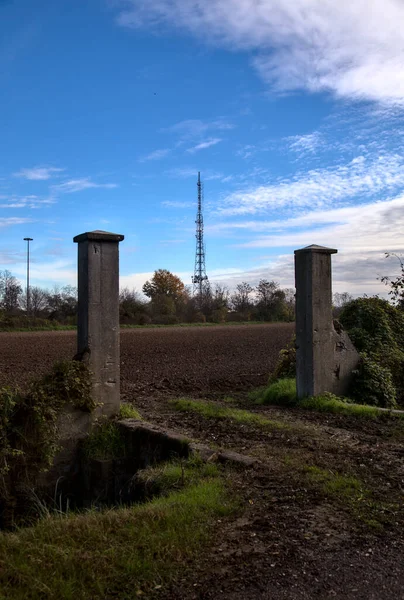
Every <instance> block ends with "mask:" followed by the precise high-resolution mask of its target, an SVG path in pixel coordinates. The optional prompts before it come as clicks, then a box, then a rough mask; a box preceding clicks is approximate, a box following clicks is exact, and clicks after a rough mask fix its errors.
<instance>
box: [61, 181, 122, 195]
mask: <svg viewBox="0 0 404 600" xmlns="http://www.w3.org/2000/svg"><path fill="white" fill-rule="evenodd" d="M116 187H118V185H117V184H116V183H96V182H95V181H92V180H91V178H90V177H82V178H80V179H69V180H67V181H64V182H63V183H59V184H57V185H53V186H52V188H51V190H52V191H53V192H54V193H58V192H59V193H61V194H73V193H75V192H82V191H83V190H89V189H96V188H98V189H114V188H116Z"/></svg>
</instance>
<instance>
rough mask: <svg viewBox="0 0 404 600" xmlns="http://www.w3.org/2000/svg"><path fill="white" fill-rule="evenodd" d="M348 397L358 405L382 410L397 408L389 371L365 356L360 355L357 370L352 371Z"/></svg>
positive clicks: (394, 390)
mask: <svg viewBox="0 0 404 600" xmlns="http://www.w3.org/2000/svg"><path fill="white" fill-rule="evenodd" d="M349 395H350V397H351V398H352V399H353V400H354V401H355V402H358V403H359V404H363V403H366V404H369V405H371V406H380V407H382V408H395V407H396V406H397V402H396V389H395V387H394V384H393V378H392V375H391V372H390V370H389V369H388V368H387V367H383V366H382V365H380V364H379V363H378V362H376V361H375V360H373V359H372V358H370V357H369V356H367V355H366V354H362V355H361V360H360V363H359V365H358V369H356V370H355V371H354V377H353V381H352V385H351V389H350V393H349Z"/></svg>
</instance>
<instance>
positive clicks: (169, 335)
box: [0, 325, 404, 600]
mask: <svg viewBox="0 0 404 600" xmlns="http://www.w3.org/2000/svg"><path fill="white" fill-rule="evenodd" d="M292 332H293V326H291V325H262V326H261V325H255V326H251V327H246V326H239V327H238V326H237V327H217V328H207V329H202V328H201V329H199V328H188V329H182V328H175V329H174V328H167V329H155V330H132V331H124V332H123V333H122V391H123V396H124V399H125V400H126V401H130V402H133V403H134V404H135V406H136V407H137V408H138V409H139V411H140V412H141V414H142V416H143V417H144V418H145V419H147V420H149V421H152V422H154V423H157V424H159V425H161V426H163V427H166V428H169V429H174V430H176V431H178V432H180V433H182V434H184V435H186V436H187V437H189V438H192V439H194V440H197V441H200V442H203V443H204V444H209V445H210V446H211V447H213V448H217V449H222V448H225V449H230V450H234V451H237V452H240V453H242V454H245V455H248V456H252V457H256V458H258V459H259V462H258V463H257V464H256V465H255V466H253V467H250V468H241V467H240V468H239V469H237V468H233V469H231V470H230V471H226V473H227V477H228V483H229V487H230V489H231V490H232V493H233V494H234V495H235V496H237V497H238V498H240V499H241V506H240V510H239V511H238V513H237V515H235V516H234V517H232V518H228V519H221V520H219V521H218V522H217V524H216V531H215V539H214V543H213V544H212V547H211V548H210V549H209V551H208V552H206V551H203V552H202V551H201V554H200V556H199V557H198V559H197V560H196V561H194V562H192V564H187V565H184V571H183V574H182V575H181V576H180V577H179V578H178V579H177V580H176V581H175V582H174V583H173V584H172V585H171V586H170V587H169V588H165V589H158V590H156V592H155V594H156V597H157V598H160V599H162V600H168V599H170V600H174V599H178V600H181V599H182V600H193V599H195V600H196V599H198V600H208V599H209V600H213V599H216V598H225V599H227V600H255V599H265V600H269V599H271V600H278V599H279V600H295V599H296V600H300V599H301V600H306V599H307V600H308V599H311V598H316V599H328V598H341V599H348V600H350V599H361V600H362V599H363V600H384V599H386V600H387V599H389V600H391V599H392V598H394V599H395V598H397V599H399V598H404V592H403V590H404V571H403V570H402V564H404V534H403V526H404V505H403V499H404V462H403V458H404V446H403V440H404V421H402V422H399V421H398V420H393V419H391V418H390V417H388V416H387V415H386V416H385V417H383V419H382V420H380V421H379V420H377V421H373V420H367V419H361V418H353V417H343V416H337V415H327V414H319V413H315V412H312V411H302V410H299V409H283V408H273V407H260V406H257V405H255V404H254V403H253V402H252V401H251V400H250V399H249V397H248V393H247V390H248V388H252V387H255V386H258V385H261V384H265V383H266V380H267V377H268V372H269V371H270V370H271V368H272V367H273V365H274V362H275V360H276V356H277V353H278V350H279V349H280V348H281V347H282V346H284V345H285V344H286V342H287V341H289V338H290V336H291V334H292ZM74 344H75V334H74V333H73V334H72V333H70V332H66V333H40V334H37V333H35V334H22V333H20V334H18V333H16V334H1V335H0V385H4V384H5V383H12V384H13V383H14V384H15V383H17V382H19V383H23V384H24V383H26V382H27V381H28V380H29V378H30V377H31V376H32V375H33V374H34V373H35V372H38V373H39V372H45V371H46V370H47V369H48V368H49V367H50V365H51V364H52V363H53V362H54V361H55V360H56V359H58V358H68V357H71V356H72V355H73V354H74V351H75V348H74ZM179 396H186V397H189V398H191V397H193V398H205V399H206V398H210V399H211V401H213V402H216V403H219V404H220V405H221V406H223V407H227V408H243V409H247V410H249V411H252V412H254V413H257V414H260V415H262V416H265V417H266V418H268V419H272V420H275V421H280V422H282V423H283V424H285V425H287V426H288V428H283V429H280V428H276V427H266V428H262V427H259V426H257V425H255V424H254V425H250V424H245V423H240V422H236V421H235V420H234V419H217V418H215V419H212V418H206V417H202V416H200V415H198V414H195V413H194V412H192V411H188V412H178V411H177V410H175V408H174V406H173V404H172V403H171V402H170V400H172V398H176V397H177V398H178V397H179ZM229 396H232V398H229ZM312 467H317V468H318V469H322V471H321V472H320V473H326V474H327V477H328V479H327V481H330V482H331V484H335V485H334V486H333V485H331V486H329V487H328V488H327V487H326V486H325V485H324V482H322V481H321V478H320V480H319V479H316V472H314V475H313V470H310V469H312ZM340 475H342V476H346V477H351V478H355V479H354V480H353V481H354V482H355V481H356V485H357V486H358V487H357V488H355V487H354V488H353V491H352V489H351V488H349V485H348V488H349V489H348V492H347V491H346V488H345V487H344V485H342V486H338V485H337V484H338V476H340ZM142 597H148V596H147V595H146V594H145V595H143V596H142Z"/></svg>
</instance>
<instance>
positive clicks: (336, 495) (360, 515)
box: [303, 466, 397, 531]
mask: <svg viewBox="0 0 404 600" xmlns="http://www.w3.org/2000/svg"><path fill="white" fill-rule="evenodd" d="M303 472H304V473H305V475H306V477H307V480H308V481H309V482H310V483H311V484H313V485H314V486H316V487H319V488H320V490H321V491H322V493H323V494H325V495H326V496H327V498H328V499H329V500H333V501H335V502H337V503H338V504H340V505H341V506H342V507H343V508H345V509H346V510H347V511H348V512H349V513H350V514H351V517H353V518H354V520H355V521H360V522H361V523H362V524H364V525H366V527H368V528H370V529H373V530H376V531H381V530H383V528H384V525H385V524H387V523H389V521H391V520H392V519H393V520H395V517H394V513H395V511H396V510H397V506H396V505H394V504H386V503H383V502H380V501H375V500H374V499H372V494H371V492H370V491H369V490H368V489H367V488H366V487H365V485H364V484H363V482H362V481H360V480H359V479H357V478H356V477H354V476H352V475H344V474H341V473H334V472H332V471H329V470H326V469H321V468H319V467H317V466H306V467H304V468H303ZM389 515H393V516H392V517H391V516H389Z"/></svg>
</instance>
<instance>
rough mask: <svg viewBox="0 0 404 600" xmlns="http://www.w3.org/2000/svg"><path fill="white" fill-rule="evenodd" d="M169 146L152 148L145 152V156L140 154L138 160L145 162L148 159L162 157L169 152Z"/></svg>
mask: <svg viewBox="0 0 404 600" xmlns="http://www.w3.org/2000/svg"><path fill="white" fill-rule="evenodd" d="M170 152H171V149H170V148H161V149H160V150H154V151H153V152H150V154H146V156H142V157H141V158H139V162H147V161H148V160H160V158H164V157H165V156H167V155H168V154H170Z"/></svg>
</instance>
